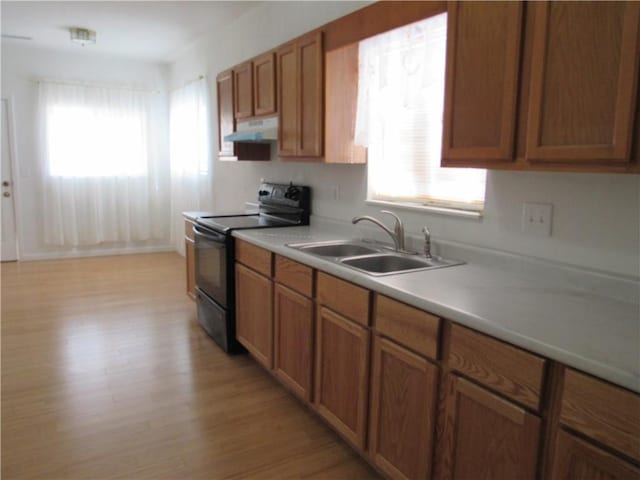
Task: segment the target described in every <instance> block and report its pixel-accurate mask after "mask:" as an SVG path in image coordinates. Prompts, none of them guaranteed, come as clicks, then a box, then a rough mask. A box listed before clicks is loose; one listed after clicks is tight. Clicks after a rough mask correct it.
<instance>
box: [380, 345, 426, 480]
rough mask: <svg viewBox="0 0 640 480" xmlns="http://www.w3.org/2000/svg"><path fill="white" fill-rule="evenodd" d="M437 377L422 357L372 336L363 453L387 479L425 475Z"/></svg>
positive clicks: (422, 476)
mask: <svg viewBox="0 0 640 480" xmlns="http://www.w3.org/2000/svg"><path fill="white" fill-rule="evenodd" d="M437 378H438V369H437V368H436V367H435V366H434V365H432V364H430V363H429V362H427V361H426V360H425V359H423V358H421V357H419V356H417V355H415V354H413V353H411V352H409V351H408V350H405V349H404V348H402V347H400V346H398V345H396V344H394V343H392V342H390V341H389V340H386V339H383V338H381V337H375V338H374V341H373V372H372V375H371V417H370V421H369V425H370V429H369V454H370V455H371V457H372V459H373V461H374V463H375V464H376V465H377V466H378V467H380V469H382V470H383V471H384V472H385V473H387V474H388V475H389V476H390V477H391V478H397V479H427V478H429V472H430V471H431V458H432V451H431V449H432V447H433V431H434V423H433V418H434V410H435V400H436V398H435V394H436V385H437V383H436V382H437Z"/></svg>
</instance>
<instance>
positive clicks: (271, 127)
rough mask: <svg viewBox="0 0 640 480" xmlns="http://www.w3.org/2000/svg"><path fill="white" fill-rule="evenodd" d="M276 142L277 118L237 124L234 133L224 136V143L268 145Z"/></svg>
mask: <svg viewBox="0 0 640 480" xmlns="http://www.w3.org/2000/svg"><path fill="white" fill-rule="evenodd" d="M277 140H278V117H269V118H259V119H254V120H247V121H245V122H238V124H237V125H236V131H235V132H234V133H232V134H231V135H225V137H224V141H225V142H257V143H270V142H275V141H277Z"/></svg>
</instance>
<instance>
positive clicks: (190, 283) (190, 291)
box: [184, 238, 196, 299]
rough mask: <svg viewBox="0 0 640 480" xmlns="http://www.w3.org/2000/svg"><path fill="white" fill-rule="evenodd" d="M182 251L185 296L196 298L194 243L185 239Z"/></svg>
mask: <svg viewBox="0 0 640 480" xmlns="http://www.w3.org/2000/svg"><path fill="white" fill-rule="evenodd" d="M184 249H185V255H186V261H187V295H189V296H190V297H191V298H192V299H195V298H196V272H195V268H196V265H195V257H194V254H195V243H194V242H193V240H191V239H190V238H185V240H184Z"/></svg>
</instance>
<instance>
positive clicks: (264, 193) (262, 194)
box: [258, 190, 269, 197]
mask: <svg viewBox="0 0 640 480" xmlns="http://www.w3.org/2000/svg"><path fill="white" fill-rule="evenodd" d="M258 195H259V196H260V197H263V196H265V195H269V191H268V190H260V191H258Z"/></svg>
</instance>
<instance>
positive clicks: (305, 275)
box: [275, 255, 313, 297]
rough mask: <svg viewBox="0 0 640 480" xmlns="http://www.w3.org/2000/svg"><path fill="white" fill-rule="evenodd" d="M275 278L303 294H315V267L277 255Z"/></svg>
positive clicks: (308, 295) (309, 295)
mask: <svg viewBox="0 0 640 480" xmlns="http://www.w3.org/2000/svg"><path fill="white" fill-rule="evenodd" d="M275 278H276V281H277V282H278V283H281V284H283V285H286V286H287V287H289V288H291V289H292V290H295V291H296V292H298V293H301V294H302V295H305V296H307V297H311V296H312V294H313V269H312V268H311V267H307V266H306V265H303V264H301V263H298V262H295V261H293V260H291V259H289V258H287V257H282V256H280V255H276V273H275Z"/></svg>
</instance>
